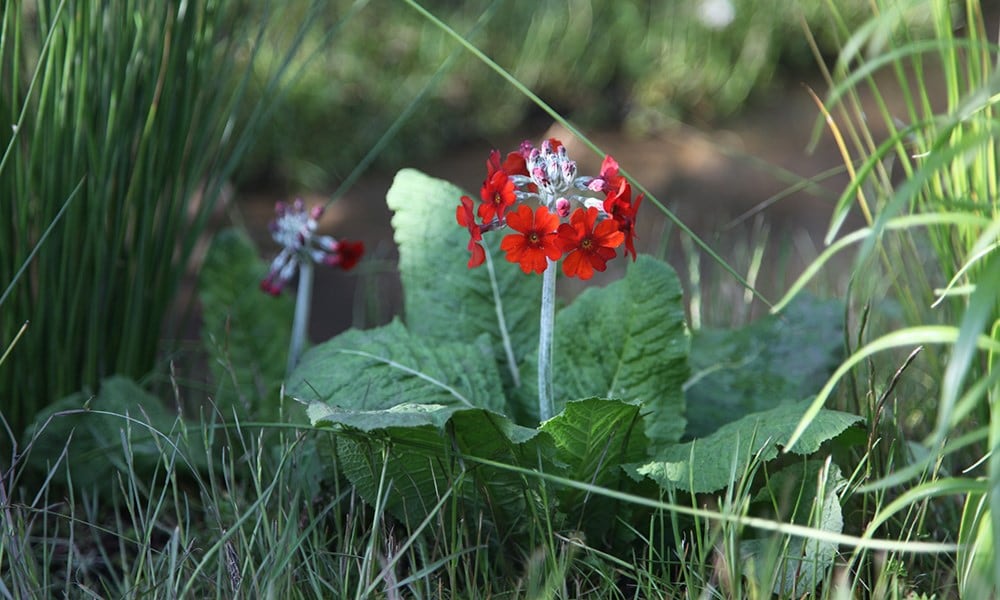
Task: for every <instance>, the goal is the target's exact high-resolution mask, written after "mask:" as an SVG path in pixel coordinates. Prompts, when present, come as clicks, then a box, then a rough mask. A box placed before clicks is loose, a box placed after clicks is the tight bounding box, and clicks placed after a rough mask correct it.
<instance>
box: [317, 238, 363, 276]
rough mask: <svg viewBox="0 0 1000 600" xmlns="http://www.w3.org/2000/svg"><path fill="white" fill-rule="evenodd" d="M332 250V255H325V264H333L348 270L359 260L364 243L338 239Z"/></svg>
mask: <svg viewBox="0 0 1000 600" xmlns="http://www.w3.org/2000/svg"><path fill="white" fill-rule="evenodd" d="M333 252H334V253H333V254H332V255H330V256H329V257H327V259H326V264H328V265H335V266H338V267H340V268H341V269H343V270H345V271H350V270H351V269H352V268H354V265H356V264H358V261H359V260H361V255H363V254H364V253H365V245H364V243H363V242H349V241H347V240H338V241H337V243H336V244H335V247H334V250H333Z"/></svg>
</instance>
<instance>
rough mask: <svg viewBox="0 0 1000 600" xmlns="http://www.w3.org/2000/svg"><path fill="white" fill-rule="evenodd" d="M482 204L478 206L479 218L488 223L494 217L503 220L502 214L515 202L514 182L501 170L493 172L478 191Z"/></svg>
mask: <svg viewBox="0 0 1000 600" xmlns="http://www.w3.org/2000/svg"><path fill="white" fill-rule="evenodd" d="M479 196H480V197H481V198H482V199H483V203H482V204H480V205H479V218H480V219H482V221H483V223H489V222H490V221H492V220H493V218H494V217H496V218H497V219H499V220H501V221H502V220H503V213H504V211H506V210H507V209H508V208H510V207H511V206H513V205H514V203H515V202H517V195H516V194H515V187H514V182H513V181H511V180H510V176H509V175H507V172H506V171H504V170H503V169H498V170H496V171H494V172H493V174H491V175H490V176H489V178H488V179H487V180H486V182H485V183H484V184H483V187H482V189H481V190H479Z"/></svg>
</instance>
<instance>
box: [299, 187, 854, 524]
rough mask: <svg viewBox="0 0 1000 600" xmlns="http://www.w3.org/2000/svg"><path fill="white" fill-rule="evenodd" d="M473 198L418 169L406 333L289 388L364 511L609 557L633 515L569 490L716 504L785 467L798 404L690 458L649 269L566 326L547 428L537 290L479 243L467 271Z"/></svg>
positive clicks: (823, 424) (339, 346) (821, 431)
mask: <svg viewBox="0 0 1000 600" xmlns="http://www.w3.org/2000/svg"><path fill="white" fill-rule="evenodd" d="M461 195H462V192H461V190H459V189H457V188H455V187H454V186H452V185H450V184H448V183H447V182H444V181H440V180H436V179H433V178H430V177H428V176H426V175H423V174H421V173H419V172H416V171H413V170H404V171H401V172H400V173H399V174H398V175H397V176H396V180H395V182H394V184H393V186H392V188H391V189H390V190H389V193H388V198H387V200H388V204H389V207H390V208H391V209H392V210H393V211H394V213H395V214H394V217H393V226H394V229H395V237H396V242H397V243H398V245H399V252H400V260H399V269H400V274H401V277H402V283H403V287H404V306H405V315H404V318H403V319H402V320H397V321H394V322H392V323H390V324H389V325H386V326H384V327H380V328H377V329H372V330H366V331H360V330H351V331H348V332H345V333H344V334H341V335H339V336H337V337H335V338H333V339H332V340H329V341H328V342H325V343H323V344H319V345H317V346H316V347H314V348H312V349H311V350H310V351H309V352H307V353H306V354H305V355H304V356H303V359H302V362H301V363H300V365H299V367H298V368H297V369H296V370H295V372H294V373H292V375H291V376H290V378H289V380H288V382H287V385H286V391H287V393H288V394H290V395H291V396H293V397H295V398H297V399H299V400H301V401H303V402H305V403H307V404H308V414H309V416H310V419H311V421H312V423H313V424H314V425H315V426H317V427H319V428H322V429H327V430H329V431H331V432H333V433H334V435H335V437H336V447H337V451H338V452H337V460H338V461H339V463H340V464H339V466H340V469H341V471H342V472H343V473H345V474H346V475H347V477H348V478H349V479H350V481H351V482H352V483H353V484H354V485H355V486H356V488H357V489H358V491H359V493H360V494H361V496H362V497H363V498H365V499H366V500H367V501H368V502H370V503H371V504H373V505H380V506H384V507H385V508H386V509H387V510H388V511H389V512H390V513H391V514H393V515H394V516H396V517H397V518H399V519H401V520H403V521H405V522H407V523H409V524H411V525H413V526H416V525H417V524H418V523H419V522H420V520H421V519H424V518H426V517H427V516H428V515H429V514H431V511H433V510H435V507H437V506H438V505H439V502H440V501H441V499H443V498H444V497H445V496H446V495H447V496H449V497H450V498H451V499H452V500H454V501H456V502H458V506H460V507H461V508H462V510H466V511H469V513H468V514H469V515H471V516H474V517H475V518H476V519H477V520H479V519H483V520H485V521H487V522H489V523H491V524H492V526H493V531H494V534H495V535H496V536H497V537H505V536H508V535H509V534H511V533H516V532H518V531H521V530H522V529H523V527H524V526H525V524H526V523H525V519H527V518H531V517H530V515H532V514H537V513H538V511H544V510H547V511H549V512H548V513H547V514H549V515H551V516H552V518H553V522H554V523H555V525H556V526H557V527H563V528H566V529H571V530H574V531H576V530H579V531H582V532H583V533H584V534H585V535H586V536H587V539H588V540H595V539H606V540H611V539H616V538H617V539H620V533H621V532H622V531H625V530H627V529H628V528H627V527H617V526H618V525H619V524H621V523H622V521H627V520H628V518H629V515H630V511H631V510H633V509H634V507H632V506H629V505H627V503H624V504H619V505H612V504H613V503H614V502H618V501H616V500H612V499H611V497H610V496H605V495H602V494H592V493H587V492H583V491H581V489H580V487H579V486H577V487H574V486H571V485H563V484H560V483H559V482H560V481H567V480H571V481H575V482H581V483H585V484H591V485H594V486H597V487H598V488H604V489H612V490H619V491H627V492H631V493H643V492H645V491H649V490H651V489H652V490H655V489H656V487H657V486H659V487H660V488H664V489H674V488H678V489H689V490H691V491H693V492H712V491H716V490H718V489H721V488H724V487H726V486H727V485H729V484H730V483H731V473H732V472H733V470H734V466H735V467H736V468H737V470H736V472H737V473H742V472H743V470H745V469H747V468H749V467H748V465H750V462H751V461H753V460H755V459H756V460H762V461H767V460H769V459H773V458H774V457H775V456H777V454H778V449H779V447H780V446H781V445H782V444H784V442H785V441H786V440H787V439H788V437H789V436H790V434H791V432H792V431H793V430H794V428H795V426H796V425H797V424H798V420H799V419H800V418H801V416H802V414H803V413H804V411H805V407H806V406H807V405H806V404H804V403H803V402H802V397H799V398H795V399H794V400H795V401H794V402H784V403H780V402H775V403H774V405H775V406H778V408H775V409H773V410H772V411H771V412H766V413H763V414H760V413H751V414H747V415H745V416H742V418H739V419H737V420H736V421H734V422H732V423H729V424H727V425H725V426H724V427H722V428H721V429H719V430H718V431H716V432H714V433H713V432H709V433H710V435H708V436H706V437H703V438H702V439H696V440H692V441H689V442H685V443H681V440H682V437H683V436H684V432H685V400H684V393H683V389H684V386H685V382H686V381H687V380H688V378H689V375H690V369H689V367H688V355H689V347H690V335H689V332H688V330H687V328H686V326H685V323H684V311H683V306H682V304H681V289H680V284H679V282H678V280H677V277H676V275H675V274H674V272H673V270H672V269H671V268H670V267H669V266H668V265H666V264H664V263H663V262H661V261H658V260H655V259H653V258H651V257H648V256H639V258H638V260H637V261H635V262H634V263H630V264H629V266H628V270H627V272H626V274H625V277H624V278H623V279H621V280H620V281H617V282H615V283H613V284H611V285H609V286H607V287H605V288H601V289H597V288H594V289H590V290H587V291H586V292H584V293H583V294H581V295H580V296H579V297H578V298H577V299H576V300H574V301H573V302H572V303H570V304H569V305H568V306H566V307H565V308H563V309H561V310H560V311H559V312H558V314H557V316H556V339H555V358H554V361H555V367H554V372H555V374H556V375H555V381H554V388H555V400H556V411H557V414H556V416H555V417H553V418H551V419H549V420H548V421H545V422H543V423H541V424H538V423H537V413H536V412H535V409H533V408H532V407H533V394H532V391H531V389H530V388H531V387H532V386H533V383H534V381H533V378H532V375H533V371H532V369H533V367H532V365H533V363H534V357H533V353H534V352H535V345H536V343H537V336H538V325H537V319H538V304H539V298H540V281H539V278H538V277H532V276H527V275H525V274H523V273H522V272H521V271H520V269H519V268H518V266H517V265H516V264H512V263H508V262H507V261H505V260H503V259H502V257H501V255H500V254H499V249H498V242H499V239H498V237H496V236H494V237H493V238H491V239H487V240H485V241H484V244H485V246H486V249H487V253H488V254H489V256H490V259H489V260H488V261H487V264H486V265H484V267H482V268H479V269H474V270H469V269H468V268H467V267H466V262H467V258H468V257H467V252H466V249H465V246H466V243H467V239H466V236H467V233H466V231H465V230H464V229H462V228H460V227H458V226H457V225H456V224H455V222H454V213H455V206H456V205H457V202H458V198H459V197H460V196H461ZM796 391H801V390H796ZM858 420H859V418H858V417H855V416H853V415H847V414H844V413H839V412H835V411H823V412H821V413H820V415H819V417H818V418H817V419H815V420H814V421H813V423H812V425H811V426H810V427H809V429H808V430H807V436H806V437H803V439H802V440H801V441H800V443H799V444H797V445H796V447H795V450H796V452H799V453H803V454H809V453H814V452H815V451H816V450H818V449H819V447H820V445H821V444H822V443H823V442H825V441H827V440H830V439H832V438H835V437H837V436H839V435H840V434H841V433H842V432H843V431H844V430H845V429H847V428H848V427H850V426H851V425H852V424H853V423H855V422H856V421H858ZM693 465H697V468H692V466H693ZM526 470H530V471H534V472H544V473H546V474H547V475H551V476H555V478H552V477H545V478H540V477H531V476H529V475H527V474H526V472H529V471H526ZM608 515H615V516H616V517H617V519H612V518H607V516H608ZM594 516H600V517H601V518H588V517H594Z"/></svg>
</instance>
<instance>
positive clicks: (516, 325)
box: [386, 169, 541, 389]
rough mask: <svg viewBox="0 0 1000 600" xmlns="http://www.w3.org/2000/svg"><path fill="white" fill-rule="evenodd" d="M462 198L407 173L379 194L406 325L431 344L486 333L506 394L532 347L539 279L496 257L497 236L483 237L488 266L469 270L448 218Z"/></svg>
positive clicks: (461, 232) (458, 233) (459, 235)
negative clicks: (395, 250)
mask: <svg viewBox="0 0 1000 600" xmlns="http://www.w3.org/2000/svg"><path fill="white" fill-rule="evenodd" d="M462 195H463V192H462V190H460V189H459V188H457V187H455V186H453V185H452V184H450V183H448V182H446V181H442V180H440V179H434V178H432V177H428V176H427V175H424V174H423V173H420V172H419V171H415V170H413V169H404V170H402V171H400V172H399V173H398V174H397V175H396V178H395V180H394V181H393V184H392V187H391V188H390V189H389V192H388V193H387V194H386V202H387V203H388V205H389V208H390V209H392V211H393V213H394V214H393V217H392V226H393V229H394V230H395V239H396V243H397V245H398V246H399V272H400V277H401V279H402V282H403V298H404V304H405V314H406V322H407V326H408V327H409V328H410V330H411V331H412V332H413V333H415V334H418V335H421V336H425V337H427V338H428V339H435V340H446V341H450V340H455V339H459V340H474V339H476V338H477V337H479V336H480V335H482V334H486V335H487V336H488V337H489V340H490V344H491V345H492V346H493V351H494V355H495V356H496V357H497V361H498V362H499V364H500V365H501V376H502V377H503V381H504V384H505V386H506V387H507V388H508V389H512V388H514V387H516V386H515V385H514V382H515V379H520V378H519V377H518V378H515V376H514V373H515V372H516V371H517V369H519V368H520V367H521V366H522V364H521V363H523V361H524V358H525V357H526V356H527V355H528V354H529V353H530V352H531V351H533V350H534V349H535V348H536V347H537V346H538V315H539V310H540V301H541V277H539V276H537V275H526V274H524V273H522V272H521V269H520V268H519V267H518V266H517V265H515V264H513V263H510V262H507V261H506V260H504V259H503V257H502V254H501V252H500V249H499V246H500V239H501V238H502V235H500V234H499V233H491V234H487V235H486V236H485V238H486V239H485V240H484V247H485V248H486V250H487V252H488V253H490V256H491V258H490V260H489V262H488V263H487V264H484V265H482V266H480V267H478V268H476V269H469V268H468V266H467V264H468V261H469V252H468V250H466V246H467V244H468V242H469V234H468V232H467V231H466V230H465V228H463V227H461V226H459V225H458V224H457V222H456V221H455V208H456V207H457V206H458V205H459V198H461V196H462ZM508 348H509V349H510V352H511V354H512V355H513V357H514V360H513V363H511V361H509V360H508V359H507V349H508ZM531 384H533V382H526V384H525V385H531Z"/></svg>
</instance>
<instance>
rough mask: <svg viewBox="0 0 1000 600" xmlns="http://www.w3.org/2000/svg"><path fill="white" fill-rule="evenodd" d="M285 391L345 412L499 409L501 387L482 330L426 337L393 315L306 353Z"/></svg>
mask: <svg viewBox="0 0 1000 600" xmlns="http://www.w3.org/2000/svg"><path fill="white" fill-rule="evenodd" d="M286 390H287V392H288V394H289V395H291V396H292V397H294V398H298V399H300V400H304V401H314V400H319V401H322V402H324V403H326V404H329V405H331V406H334V407H340V408H344V409H348V410H362V411H364V410H368V411H374V410H380V409H387V408H391V407H393V406H396V405H399V404H404V403H406V404H430V405H441V406H444V407H466V408H485V409H489V410H492V411H495V412H503V410H504V404H505V403H504V396H503V386H502V385H501V383H500V377H499V375H498V374H497V370H496V362H495V361H494V359H493V350H492V349H491V348H490V346H489V344H488V343H487V342H486V340H485V336H483V337H482V338H480V339H479V340H478V341H476V343H460V342H452V343H446V342H440V341H431V340H428V339H426V338H423V337H421V336H418V335H413V334H411V333H410V332H409V331H408V330H407V329H406V328H405V327H403V325H402V324H401V323H400V322H399V321H393V322H392V323H390V324H389V325H386V326H384V327H379V328H377V329H370V330H367V331H359V330H356V329H352V330H350V331H346V332H344V333H342V334H340V335H338V336H337V337H335V338H333V339H331V340H329V341H327V342H324V343H322V344H319V345H317V346H315V347H313V348H311V349H310V350H309V351H308V352H306V353H305V354H304V355H303V357H302V361H301V362H300V364H299V366H298V368H296V369H295V371H294V372H293V373H292V374H291V375H290V376H289V378H288V384H287V386H286Z"/></svg>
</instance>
